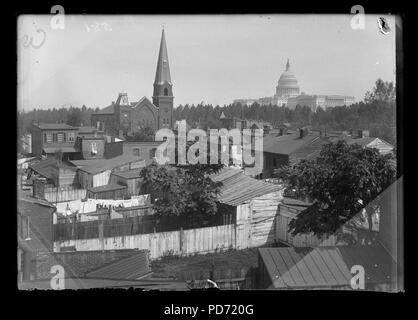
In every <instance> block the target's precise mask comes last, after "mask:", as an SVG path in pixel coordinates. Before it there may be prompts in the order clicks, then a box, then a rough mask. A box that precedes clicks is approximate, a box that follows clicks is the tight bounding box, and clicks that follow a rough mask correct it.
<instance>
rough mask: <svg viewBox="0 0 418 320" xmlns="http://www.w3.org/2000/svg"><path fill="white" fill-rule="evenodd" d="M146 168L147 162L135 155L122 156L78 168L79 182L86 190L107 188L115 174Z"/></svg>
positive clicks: (99, 160) (98, 160)
mask: <svg viewBox="0 0 418 320" xmlns="http://www.w3.org/2000/svg"><path fill="white" fill-rule="evenodd" d="M142 167H145V161H144V160H143V159H141V158H139V157H138V156H134V155H120V156H117V157H114V158H110V159H97V160H96V161H92V162H90V164H89V165H86V166H81V167H79V168H78V180H79V182H80V185H81V187H82V188H84V189H88V188H96V187H100V186H105V185H107V184H109V182H110V175H111V173H113V172H119V171H125V170H132V169H138V168H142Z"/></svg>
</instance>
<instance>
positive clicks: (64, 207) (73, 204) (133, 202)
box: [56, 194, 150, 215]
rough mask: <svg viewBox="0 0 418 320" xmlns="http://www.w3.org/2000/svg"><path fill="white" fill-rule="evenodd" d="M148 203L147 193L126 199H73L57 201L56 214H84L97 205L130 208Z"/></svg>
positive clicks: (93, 209)
mask: <svg viewBox="0 0 418 320" xmlns="http://www.w3.org/2000/svg"><path fill="white" fill-rule="evenodd" d="M149 203H150V197H149V194H144V195H139V196H133V197H132V199H128V200H111V199H87V200H86V201H81V199H80V200H73V201H68V202H60V203H57V205H56V208H57V214H62V215H71V214H74V213H79V214H86V213H92V212H96V211H97V207H98V206H101V207H105V208H118V207H123V208H130V207H135V206H140V205H146V204H149Z"/></svg>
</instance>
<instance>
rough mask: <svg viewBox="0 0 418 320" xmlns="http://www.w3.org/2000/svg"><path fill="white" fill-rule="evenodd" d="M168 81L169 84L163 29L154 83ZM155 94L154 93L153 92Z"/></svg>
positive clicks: (169, 77)
mask: <svg viewBox="0 0 418 320" xmlns="http://www.w3.org/2000/svg"><path fill="white" fill-rule="evenodd" d="M164 82H168V83H169V84H170V85H171V76H170V66H169V64H168V53H167V44H166V43H165V32H164V29H163V31H162V35H161V43H160V52H159V54H158V60H157V71H156V73H155V81H154V85H155V84H158V85H162V84H164ZM154 95H155V94H154Z"/></svg>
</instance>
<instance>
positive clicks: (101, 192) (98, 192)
mask: <svg viewBox="0 0 418 320" xmlns="http://www.w3.org/2000/svg"><path fill="white" fill-rule="evenodd" d="M126 196H128V189H127V187H126V186H121V185H119V184H108V185H105V186H99V187H94V188H88V189H87V198H90V199H123V198H124V197H126Z"/></svg>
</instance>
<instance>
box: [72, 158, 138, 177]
mask: <svg viewBox="0 0 418 320" xmlns="http://www.w3.org/2000/svg"><path fill="white" fill-rule="evenodd" d="M140 161H144V166H145V160H143V159H142V158H139V157H137V156H134V155H130V154H123V155H120V156H117V157H114V158H110V159H97V162H93V163H92V164H90V165H87V166H85V167H80V168H79V170H81V171H85V172H87V173H90V174H96V173H100V172H103V171H106V170H112V169H114V168H117V167H120V166H123V165H125V164H128V163H132V162H140Z"/></svg>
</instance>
